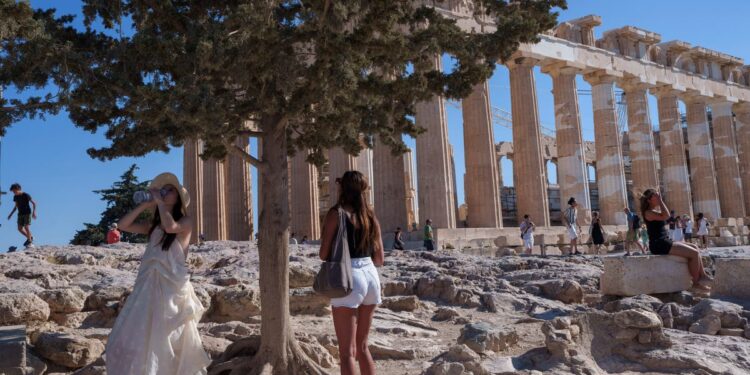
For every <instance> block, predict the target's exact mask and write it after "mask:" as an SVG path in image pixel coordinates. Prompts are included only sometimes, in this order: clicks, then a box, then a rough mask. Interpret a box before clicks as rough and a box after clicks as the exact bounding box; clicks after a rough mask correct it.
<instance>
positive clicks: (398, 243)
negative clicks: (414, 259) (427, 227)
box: [393, 227, 404, 250]
mask: <svg viewBox="0 0 750 375" xmlns="http://www.w3.org/2000/svg"><path fill="white" fill-rule="evenodd" d="M393 249H394V250H403V249H404V241H403V240H402V239H401V227H396V231H395V232H393Z"/></svg>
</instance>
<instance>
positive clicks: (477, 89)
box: [461, 81, 503, 228]
mask: <svg viewBox="0 0 750 375" xmlns="http://www.w3.org/2000/svg"><path fill="white" fill-rule="evenodd" d="M461 107H462V110H463V111H462V112H463V120H464V124H463V130H464V159H465V162H466V174H465V175H464V186H465V188H464V194H465V197H466V205H467V206H468V213H467V217H468V219H467V221H468V224H469V226H470V227H473V228H500V227H502V226H503V220H502V210H501V208H500V187H499V177H498V174H497V164H496V163H495V142H494V140H495V136H494V134H493V131H492V110H491V109H490V93H489V86H488V85H487V82H486V81H485V82H483V83H480V84H478V85H476V86H474V88H473V90H472V92H471V94H470V95H469V96H468V97H467V98H465V99H463V101H462V102H461Z"/></svg>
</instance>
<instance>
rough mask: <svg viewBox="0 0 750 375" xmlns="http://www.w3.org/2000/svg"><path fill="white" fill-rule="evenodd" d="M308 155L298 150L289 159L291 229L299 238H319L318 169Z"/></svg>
mask: <svg viewBox="0 0 750 375" xmlns="http://www.w3.org/2000/svg"><path fill="white" fill-rule="evenodd" d="M307 155H308V153H307V152H303V151H297V153H296V154H295V155H294V156H293V157H291V158H290V159H289V171H290V173H289V174H290V180H291V183H290V185H291V196H290V200H289V202H290V205H291V207H290V210H289V211H290V214H291V216H292V217H291V231H292V232H294V233H295V234H296V236H297V239H301V238H302V236H307V238H308V239H309V240H317V239H319V238H320V218H319V217H318V215H319V213H320V204H319V192H318V169H317V167H315V165H313V164H310V163H308V162H307V160H306V158H307Z"/></svg>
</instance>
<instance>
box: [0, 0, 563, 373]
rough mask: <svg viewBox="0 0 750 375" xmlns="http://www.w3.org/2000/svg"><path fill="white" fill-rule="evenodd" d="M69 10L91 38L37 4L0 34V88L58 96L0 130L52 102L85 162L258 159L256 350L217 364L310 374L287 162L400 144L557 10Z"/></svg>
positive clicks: (488, 1)
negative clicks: (159, 157) (19, 30)
mask: <svg viewBox="0 0 750 375" xmlns="http://www.w3.org/2000/svg"><path fill="white" fill-rule="evenodd" d="M0 1H2V3H0V4H3V5H5V6H7V5H8V4H9V3H13V2H12V1H9V0H0ZM83 3H84V6H83V13H84V15H85V17H84V21H85V24H86V25H87V26H90V25H92V24H93V23H94V22H98V23H100V24H102V25H104V27H105V29H106V30H105V32H96V31H92V30H85V31H80V30H75V29H73V28H71V27H70V26H68V22H67V21H68V20H66V19H62V18H58V19H54V18H52V16H51V15H50V14H49V12H46V13H45V12H36V13H35V14H34V20H36V22H37V23H38V24H39V25H42V26H43V30H44V33H43V36H41V37H40V36H37V37H16V38H15V39H13V40H12V41H9V39H4V40H3V41H2V43H3V44H2V48H3V49H4V52H3V54H0V85H2V86H8V85H15V86H16V87H20V88H27V87H29V86H30V85H31V86H33V85H34V84H37V85H44V84H45V83H46V82H47V81H48V80H51V82H54V84H55V85H56V86H55V87H56V88H57V89H59V91H57V92H56V93H54V94H51V95H49V96H46V97H39V98H37V99H35V101H36V103H35V102H32V103H29V102H28V100H27V101H26V102H13V101H11V102H10V104H11V109H12V110H8V111H5V112H2V113H0V127H3V126H7V125H9V124H11V123H13V122H16V121H17V120H18V119H20V118H22V116H26V115H34V114H38V113H43V112H45V111H54V110H57V109H59V108H60V106H64V107H65V108H66V109H67V110H68V111H69V113H70V118H71V119H72V121H73V122H74V124H75V125H76V126H78V127H81V128H83V129H85V130H87V131H91V132H94V131H96V130H97V129H99V128H105V129H106V132H105V135H106V137H107V138H108V139H109V140H110V141H111V143H110V144H109V145H107V146H105V147H102V148H92V149H89V151H88V152H89V154H90V155H91V156H92V157H95V158H100V159H111V158H116V157H120V156H141V155H144V154H146V153H148V152H151V151H165V152H166V151H168V150H169V149H170V148H171V147H179V146H181V145H183V144H184V142H186V141H187V140H190V139H201V140H203V141H204V143H205V149H204V154H203V156H204V157H219V158H222V157H224V156H225V155H226V154H227V153H228V152H235V153H237V154H238V155H241V156H242V157H243V158H244V160H246V161H247V162H248V163H250V164H252V165H254V166H256V167H257V168H258V170H259V173H260V175H261V181H262V184H263V186H262V189H261V190H262V194H261V197H260V200H261V202H262V203H261V207H263V210H262V211H261V212H260V217H259V222H260V223H259V224H260V225H259V229H260V238H261V243H260V245H259V255H260V290H261V305H262V312H261V321H262V323H261V344H260V348H259V349H258V351H257V353H256V354H255V355H254V356H253V357H247V358H244V359H241V360H240V359H238V360H237V361H234V362H233V364H228V365H226V366H225V367H227V369H231V370H232V371H233V372H232V373H260V372H261V371H263V372H264V373H271V372H272V373H274V374H287V373H289V374H303V373H304V374H307V373H324V370H323V369H321V368H319V367H318V366H317V365H315V364H313V363H312V362H311V361H309V359H308V358H307V356H306V355H305V354H304V353H303V352H302V350H301V349H300V346H299V345H298V344H297V342H296V341H295V339H294V335H293V332H292V330H291V325H290V318H289V298H288V288H289V281H288V274H289V273H288V258H289V252H288V247H287V244H288V238H289V201H288V194H287V193H288V181H287V176H288V175H287V158H288V157H289V156H290V155H293V154H294V153H295V152H297V151H298V150H305V152H306V151H307V150H309V151H310V154H309V157H308V160H309V161H310V162H314V163H316V164H322V163H323V162H324V156H323V155H324V151H325V150H326V149H328V148H332V147H342V148H343V149H344V150H345V151H346V152H348V153H351V154H357V153H358V152H359V151H360V150H361V149H362V147H363V146H364V145H363V143H362V142H361V141H360V139H361V137H362V135H365V136H367V137H368V138H369V137H370V136H372V137H373V138H376V140H377V141H378V142H379V143H380V144H383V145H386V146H389V147H391V149H392V150H393V152H394V153H400V152H404V151H405V150H406V147H405V145H404V143H403V142H402V140H401V139H402V135H404V134H406V135H411V136H417V135H419V133H421V132H422V131H423V129H420V128H418V127H417V126H416V125H415V124H414V122H413V121H412V119H413V115H414V108H415V104H416V103H417V102H419V101H422V100H427V99H429V98H431V97H433V96H434V95H441V96H443V97H446V98H449V99H459V98H461V97H465V96H467V95H468V94H469V93H470V90H471V88H472V87H473V86H474V85H475V84H477V83H479V82H482V81H483V80H485V79H487V78H488V77H489V76H490V75H491V74H492V72H493V70H494V68H495V65H496V63H498V62H502V61H505V60H507V59H509V58H511V56H512V54H513V52H514V51H515V50H516V49H517V48H518V45H519V44H520V43H527V42H534V41H536V40H537V34H539V33H540V32H543V31H545V30H548V29H549V28H551V27H552V26H554V24H555V19H556V13H554V12H553V7H555V6H558V7H564V6H565V0H474V1H470V0H467V1H465V2H463V3H464V4H462V5H461V6H462V7H465V8H466V7H468V8H471V9H474V11H475V14H474V15H475V18H476V20H477V21H479V23H482V24H486V23H488V22H489V23H492V24H493V25H492V26H491V27H486V28H484V27H478V28H477V31H476V32H473V31H467V30H464V29H461V28H460V27H459V26H458V25H457V24H456V22H455V21H453V20H450V19H447V18H444V17H443V16H442V15H441V14H440V13H439V12H437V11H436V10H434V9H433V8H431V7H430V5H431V4H449V3H450V4H453V5H455V3H456V2H454V1H450V2H449V1H438V0H436V1H372V0H349V1H331V0H305V1H300V0H271V1H249V0H245V1H238V0H212V1H202V0H172V1H136V0H83ZM0 17H2V15H1V14H0ZM0 21H2V20H1V19H0ZM123 24H125V27H123ZM127 26H132V28H131V29H132V31H130V33H129V34H128V32H125V33H123V31H122V30H123V29H125V30H126V31H127V30H130V29H129V28H128V27H127ZM445 54H447V55H449V56H451V57H452V58H453V62H454V66H455V67H454V68H453V69H452V70H451V71H448V72H441V71H437V70H435V68H434V66H433V64H434V60H435V58H436V57H438V56H442V55H445ZM19 77H20V78H19ZM29 104H31V105H29ZM45 106H46V107H45ZM1 131H2V129H0V132H1ZM237 137H257V138H258V139H259V140H260V141H261V142H262V144H263V155H262V158H258V157H253V156H252V155H250V154H248V153H247V152H245V151H244V150H241V149H237V148H235V147H233V146H232V144H233V141H234V140H235V139H236V138H237ZM194 235H195V234H194ZM222 366H223V365H222ZM219 367H220V366H217V367H216V368H215V369H214V371H219Z"/></svg>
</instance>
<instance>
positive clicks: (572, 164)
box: [544, 67, 591, 223]
mask: <svg viewBox="0 0 750 375" xmlns="http://www.w3.org/2000/svg"><path fill="white" fill-rule="evenodd" d="M544 71H545V72H546V73H548V74H549V75H550V76H552V94H553V96H554V99H555V136H556V141H557V164H556V167H557V168H556V169H557V184H558V185H560V201H561V202H562V205H563V207H564V204H565V203H566V202H567V200H568V198H570V197H574V198H575V199H576V201H578V207H579V208H578V212H579V217H580V218H582V219H583V220H582V223H584V222H585V223H589V222H590V221H591V195H590V194H589V182H588V178H587V177H586V161H585V153H584V145H583V135H582V133H581V117H580V112H579V107H578V89H577V87H576V74H577V71H576V70H574V69H572V68H567V67H561V68H549V67H546V68H545V69H544Z"/></svg>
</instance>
